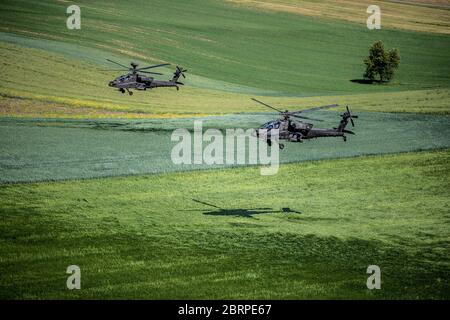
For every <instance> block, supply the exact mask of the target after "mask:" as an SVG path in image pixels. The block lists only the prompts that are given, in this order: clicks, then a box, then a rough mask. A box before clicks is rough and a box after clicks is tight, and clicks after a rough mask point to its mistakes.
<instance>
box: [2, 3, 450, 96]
mask: <svg viewBox="0 0 450 320" xmlns="http://www.w3.org/2000/svg"><path fill="white" fill-rule="evenodd" d="M77 3H78V4H80V5H81V8H82V12H83V13H82V15H83V18H82V19H83V22H82V29H81V30H79V31H70V30H67V29H66V26H65V17H66V16H65V8H66V6H67V4H68V3H58V2H56V3H55V2H48V1H41V2H39V3H38V4H36V3H34V2H33V3H31V1H30V2H28V1H3V2H2V3H1V4H0V8H1V10H0V19H1V20H0V21H1V23H0V30H1V31H4V32H9V33H16V34H21V35H26V36H30V37H34V38H44V39H53V40H55V41H59V42H64V43H66V44H71V45H75V46H83V47H88V48H96V49H101V50H104V51H105V52H106V53H107V54H108V53H109V54H114V55H116V56H121V57H123V61H127V60H128V59H130V58H134V59H138V60H143V61H147V62H150V61H153V62H159V61H169V62H172V63H177V64H180V65H183V66H186V67H187V68H188V69H189V71H190V72H191V74H194V75H196V76H200V77H202V78H205V79H211V80H214V81H222V82H225V83H231V84H234V85H237V86H241V85H243V86H248V87H252V88H257V89H260V90H265V91H268V92H273V91H276V92H278V93H279V94H281V93H287V94H295V95H303V96H313V95H330V94H345V93H358V92H386V91H398V90H409V89H424V88H436V87H447V86H448V83H449V74H450V64H449V62H448V54H447V53H448V50H449V46H450V40H449V38H448V36H446V35H438V34H426V33H419V32H408V31H399V30H395V31H394V30H388V29H383V30H378V31H370V30H368V29H367V28H366V27H365V24H352V23H346V22H339V21H332V20H318V19H314V18H311V17H304V16H299V15H294V14H288V13H278V12H261V11H257V10H252V9H247V8H245V7H241V6H235V5H233V4H231V3H228V2H227V3H224V2H220V1H205V0H193V1H181V0H180V1H171V2H170V3H169V2H167V1H163V0H161V1H152V2H148V1H139V2H138V3H135V4H134V5H133V6H130V5H128V4H127V3H124V2H122V1H110V2H108V3H106V2H105V3H102V2H95V3H92V2H91V1H80V2H77ZM137 6H139V7H140V8H141V10H135V8H136V7H137ZM199 16H201V17H202V18H201V19H199ZM379 39H381V40H383V41H384V42H385V43H386V45H387V46H388V47H393V46H394V47H398V48H399V49H400V52H401V55H402V63H401V68H400V70H399V73H398V77H397V78H396V81H395V82H394V83H393V84H391V85H389V86H367V85H360V84H357V83H352V82H350V80H351V79H355V78H360V77H361V74H362V69H363V66H362V60H363V57H364V56H365V55H366V54H367V48H368V46H369V45H370V44H371V43H372V42H374V41H375V40H379ZM106 57H107V56H105V57H103V58H106ZM13 62H14V64H16V62H17V64H20V63H23V61H22V60H20V61H18V60H12V61H9V62H8V61H7V62H6V64H8V63H13ZM19 62H20V63H19ZM219 83H221V82H219ZM236 88H237V87H236Z"/></svg>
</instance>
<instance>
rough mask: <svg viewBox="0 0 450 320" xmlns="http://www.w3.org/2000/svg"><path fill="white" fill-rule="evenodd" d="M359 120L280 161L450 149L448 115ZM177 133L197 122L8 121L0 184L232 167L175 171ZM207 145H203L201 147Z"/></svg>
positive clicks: (232, 122)
mask: <svg viewBox="0 0 450 320" xmlns="http://www.w3.org/2000/svg"><path fill="white" fill-rule="evenodd" d="M315 114H316V115H320V118H321V119H323V120H325V121H324V122H323V123H319V124H318V126H322V127H332V126H335V125H337V123H338V119H339V113H337V112H331V111H325V112H321V113H319V112H317V113H315ZM358 115H359V117H360V118H358V124H357V125H358V127H357V128H355V129H354V130H355V132H356V135H354V136H349V137H348V140H347V142H343V141H342V138H327V139H315V140H310V141H305V142H303V143H302V144H299V143H292V144H289V143H287V144H286V147H285V149H284V150H283V151H282V152H280V162H281V163H286V162H296V161H309V160H318V159H333V158H341V157H355V156H361V155H370V154H383V153H395V152H408V151H417V150H430V149H441V148H450V116H436V115H421V114H401V113H398V114H388V113H375V112H364V113H358ZM271 117H273V115H268V114H250V115H245V114H241V115H234V116H224V117H206V118H201V117H199V118H197V120H201V121H202V126H203V129H204V130H207V129H208V128H219V129H222V130H223V131H225V130H224V129H225V128H230V129H234V128H243V129H248V128H255V127H257V125H258V124H260V123H264V122H266V121H268V120H269V119H271ZM177 128H186V129H188V130H193V121H192V119H190V118H184V119H178V120H175V119H172V120H170V121H169V120H167V119H143V120H103V121H101V120H64V119H60V120H56V119H54V120H45V119H22V120H19V119H17V118H9V119H8V118H5V119H3V120H1V121H0V152H1V154H2V157H1V158H0V182H8V183H11V182H29V181H41V180H61V179H78V178H93V177H105V176H115V175H130V174H131V175H135V174H146V173H159V172H171V171H181V170H195V169H206V168H212V167H224V166H225V167H226V166H228V167H229V166H230V164H224V165H214V166H211V165H207V164H205V163H202V164H191V165H177V164H174V163H173V162H172V160H171V150H172V148H173V147H174V146H175V145H176V144H177V142H172V141H171V134H172V132H173V130H175V129H177ZM360 128H364V130H360ZM380 128H382V130H380ZM417 128H421V129H420V135H412V134H411V132H414V130H417ZM223 133H224V134H225V132H223ZM130 141H132V142H133V143H130ZM261 143H265V142H261ZM208 144H209V143H208V142H204V143H203V145H204V146H206V145H208ZM223 144H224V145H225V141H224V142H223ZM246 145H248V143H247V144H246ZM193 151H194V149H192V153H193ZM238 151H241V149H237V150H236V152H238ZM191 159H193V156H191ZM235 159H236V157H235ZM246 163H248V162H246ZM233 164H234V163H233Z"/></svg>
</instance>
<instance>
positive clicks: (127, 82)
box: [106, 59, 187, 96]
mask: <svg viewBox="0 0 450 320" xmlns="http://www.w3.org/2000/svg"><path fill="white" fill-rule="evenodd" d="M106 60H107V61H109V62H112V63H114V64H117V65H119V66H121V67H122V68H125V70H128V71H129V73H128V74H124V75H121V76H119V77H117V78H115V79H114V80H113V81H110V82H109V84H108V85H109V86H110V87H114V88H117V89H118V90H119V91H120V92H122V93H125V91H126V92H128V94H129V95H130V96H131V95H132V94H133V91H131V89H136V90H147V89H153V88H159V87H176V88H177V90H179V85H184V83H182V82H179V81H178V79H179V78H180V76H182V77H183V78H186V76H185V75H184V72H187V70H185V69H183V68H180V67H178V66H177V67H176V70H175V72H174V74H173V77H172V79H170V80H167V81H164V80H155V79H154V78H153V77H146V76H143V75H142V74H143V73H145V74H156V75H162V73H159V72H152V71H144V70H148V69H152V68H158V67H163V66H168V65H170V64H169V63H162V64H157V65H152V66H147V67H143V68H138V66H139V64H137V63H135V62H131V63H130V65H131V68H130V67H127V66H125V65H123V64H120V63H118V62H116V61H113V60H110V59H106ZM120 70H124V69H118V70H116V71H120ZM108 71H114V70H108Z"/></svg>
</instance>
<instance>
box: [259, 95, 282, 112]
mask: <svg viewBox="0 0 450 320" xmlns="http://www.w3.org/2000/svg"><path fill="white" fill-rule="evenodd" d="M252 100H253V101H255V102H258V103H260V104H262V105H263V106H266V107H268V108H270V109H273V110H275V111H278V112H280V113H283V112H284V111H281V110H279V109H277V108H274V107H272V106H269V105H268V104H267V103H264V102H262V101H259V100H256V99H255V98H252Z"/></svg>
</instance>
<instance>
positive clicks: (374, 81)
mask: <svg viewBox="0 0 450 320" xmlns="http://www.w3.org/2000/svg"><path fill="white" fill-rule="evenodd" d="M350 81H351V82H353V83H359V84H373V83H379V81H377V80H370V79H352V80H350Z"/></svg>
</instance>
